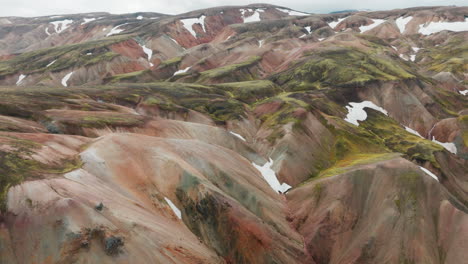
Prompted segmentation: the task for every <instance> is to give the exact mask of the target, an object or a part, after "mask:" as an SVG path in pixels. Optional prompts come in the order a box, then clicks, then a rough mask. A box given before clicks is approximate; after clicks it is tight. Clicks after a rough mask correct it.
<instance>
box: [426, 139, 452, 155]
mask: <svg viewBox="0 0 468 264" xmlns="http://www.w3.org/2000/svg"><path fill="white" fill-rule="evenodd" d="M432 142H434V143H437V144H439V145H441V146H442V147H444V148H445V149H446V150H448V151H450V152H451V153H453V154H457V146H455V144H453V143H450V142H447V143H443V142H440V141H437V139H435V137H434V136H432Z"/></svg>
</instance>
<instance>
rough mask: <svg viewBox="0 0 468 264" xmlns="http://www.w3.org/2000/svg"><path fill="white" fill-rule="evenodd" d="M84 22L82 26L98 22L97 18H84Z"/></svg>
mask: <svg viewBox="0 0 468 264" xmlns="http://www.w3.org/2000/svg"><path fill="white" fill-rule="evenodd" d="M83 20H84V22H83V23H81V25H84V24H88V23H89V22H92V21H94V20H96V18H95V17H93V18H83Z"/></svg>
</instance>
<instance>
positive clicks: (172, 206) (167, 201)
mask: <svg viewBox="0 0 468 264" xmlns="http://www.w3.org/2000/svg"><path fill="white" fill-rule="evenodd" d="M164 200H166V203H167V204H169V207H171V209H172V211H173V212H174V214H175V215H176V216H177V218H179V219H182V212H181V211H180V210H179V208H177V206H175V204H174V203H173V202H172V201H171V200H169V198H167V197H164Z"/></svg>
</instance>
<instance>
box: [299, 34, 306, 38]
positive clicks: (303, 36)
mask: <svg viewBox="0 0 468 264" xmlns="http://www.w3.org/2000/svg"><path fill="white" fill-rule="evenodd" d="M305 37H307V34H304V35H302V36H300V37H299V38H305Z"/></svg>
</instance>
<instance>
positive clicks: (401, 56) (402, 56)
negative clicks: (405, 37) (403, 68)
mask: <svg viewBox="0 0 468 264" xmlns="http://www.w3.org/2000/svg"><path fill="white" fill-rule="evenodd" d="M400 58H402V59H403V60H405V61H408V59H407V58H406V57H405V55H403V54H400Z"/></svg>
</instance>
